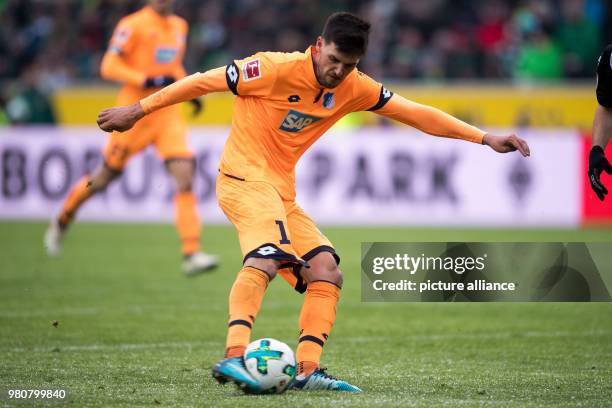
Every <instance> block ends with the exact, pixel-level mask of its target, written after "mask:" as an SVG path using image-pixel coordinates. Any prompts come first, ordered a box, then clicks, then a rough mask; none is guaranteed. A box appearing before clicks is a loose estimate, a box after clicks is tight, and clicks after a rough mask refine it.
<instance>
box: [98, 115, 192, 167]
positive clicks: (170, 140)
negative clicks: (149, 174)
mask: <svg viewBox="0 0 612 408" xmlns="http://www.w3.org/2000/svg"><path fill="white" fill-rule="evenodd" d="M149 145H154V146H155V150H156V151H157V154H158V155H159V157H160V158H161V159H162V160H169V159H175V158H177V159H191V158H193V151H192V150H191V149H190V148H189V146H188V145H187V126H186V124H185V122H184V120H183V118H182V117H181V114H180V110H179V107H178V106H172V107H169V108H165V109H162V110H159V111H157V112H154V113H152V114H150V115H147V116H145V117H144V118H142V119H141V120H139V121H138V122H136V125H134V127H133V128H132V129H130V130H128V131H126V132H123V133H120V132H113V133H112V134H111V136H110V139H109V141H108V143H107V144H106V147H105V148H104V151H103V155H104V161H105V163H106V165H107V166H108V167H110V168H111V169H112V170H116V171H122V170H123V168H124V167H125V165H126V163H127V162H128V160H129V159H130V158H131V157H132V156H133V155H135V154H136V153H138V152H140V151H142V150H143V149H144V148H146V147H147V146H149Z"/></svg>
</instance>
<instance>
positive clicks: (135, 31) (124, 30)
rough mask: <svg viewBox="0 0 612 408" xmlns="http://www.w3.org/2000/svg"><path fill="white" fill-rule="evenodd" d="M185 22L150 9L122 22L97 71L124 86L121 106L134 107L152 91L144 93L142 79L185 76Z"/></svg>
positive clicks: (120, 99) (134, 14)
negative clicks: (132, 105)
mask: <svg viewBox="0 0 612 408" xmlns="http://www.w3.org/2000/svg"><path fill="white" fill-rule="evenodd" d="M187 32H188V26H187V22H186V21H185V20H184V19H182V18H181V17H178V16H176V15H169V16H162V15H160V14H158V13H157V12H156V11H155V10H153V9H152V8H151V7H149V6H147V7H144V8H142V9H141V10H139V11H137V12H135V13H133V14H130V15H128V16H126V17H124V18H122V19H121V20H120V21H119V23H118V24H117V27H116V28H115V31H114V33H113V37H112V38H111V40H110V45H109V48H108V51H107V52H106V54H105V55H104V58H103V60H102V66H101V68H100V71H101V74H102V76H103V77H104V78H105V79H110V80H114V81H117V82H121V83H123V84H124V85H125V86H124V87H123V89H122V90H121V92H120V94H119V101H120V103H122V104H128V103H134V102H136V101H138V100H140V99H142V98H144V97H145V96H147V95H150V94H152V93H153V92H154V91H155V89H143V85H144V82H145V79H146V78H147V77H153V76H158V75H168V76H172V77H174V78H175V79H177V80H178V79H180V78H183V77H184V76H185V69H184V68H183V63H182V61H183V56H184V54H185V45H186V40H187Z"/></svg>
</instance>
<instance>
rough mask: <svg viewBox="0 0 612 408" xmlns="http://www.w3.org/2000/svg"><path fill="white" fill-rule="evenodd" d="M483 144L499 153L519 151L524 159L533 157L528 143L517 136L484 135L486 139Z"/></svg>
mask: <svg viewBox="0 0 612 408" xmlns="http://www.w3.org/2000/svg"><path fill="white" fill-rule="evenodd" d="M482 144H485V145H487V146H489V147H490V148H491V149H493V150H495V151H496V152H498V153H509V152H514V151H516V150H518V151H519V152H520V153H521V154H522V155H523V157H527V156H530V155H531V152H530V151H529V145H528V144H527V142H526V141H524V140H523V139H521V138H520V137H518V136H517V135H515V134H512V135H508V136H495V135H491V134H489V133H487V134H486V135H484V139H482Z"/></svg>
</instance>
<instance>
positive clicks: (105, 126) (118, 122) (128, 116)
mask: <svg viewBox="0 0 612 408" xmlns="http://www.w3.org/2000/svg"><path fill="white" fill-rule="evenodd" d="M144 115H145V113H144V111H143V110H142V106H140V102H136V103H134V104H132V105H128V106H121V107H119V108H110V109H106V110H103V111H102V112H100V114H99V115H98V121H97V122H98V126H100V129H102V130H103V131H105V132H112V131H114V130H116V131H119V132H125V131H126V130H128V129H131V128H132V126H134V124H135V123H136V122H138V120H140V118H142V117H143V116H144Z"/></svg>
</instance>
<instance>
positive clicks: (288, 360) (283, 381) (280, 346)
mask: <svg viewBox="0 0 612 408" xmlns="http://www.w3.org/2000/svg"><path fill="white" fill-rule="evenodd" d="M244 363H245V365H246V368H247V371H248V372H249V374H251V375H252V376H253V378H255V380H257V381H258V382H259V385H260V387H261V390H259V391H258V392H260V393H265V394H280V393H282V392H284V391H285V390H286V389H287V388H288V387H289V385H290V384H291V383H292V382H293V380H294V378H295V356H294V355H293V350H291V347H289V346H288V345H286V344H285V343H283V342H282V341H278V340H275V339H259V340H255V341H254V342H252V343H251V344H249V345H248V346H247V348H246V350H245V352H244Z"/></svg>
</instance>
